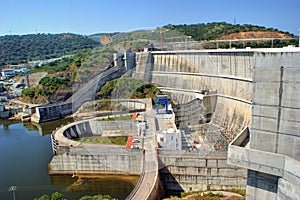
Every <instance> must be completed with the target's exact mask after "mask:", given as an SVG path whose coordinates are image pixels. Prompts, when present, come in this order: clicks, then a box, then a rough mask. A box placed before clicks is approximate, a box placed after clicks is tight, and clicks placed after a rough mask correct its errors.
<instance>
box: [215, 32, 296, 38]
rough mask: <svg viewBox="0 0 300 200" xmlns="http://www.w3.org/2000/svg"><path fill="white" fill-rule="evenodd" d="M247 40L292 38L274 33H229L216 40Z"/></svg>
mask: <svg viewBox="0 0 300 200" xmlns="http://www.w3.org/2000/svg"><path fill="white" fill-rule="evenodd" d="M249 38H292V37H291V36H290V35H287V34H285V33H280V32H275V31H248V32H239V33H231V34H228V35H222V36H221V37H219V38H217V39H218V40H228V39H230V40H237V39H249Z"/></svg>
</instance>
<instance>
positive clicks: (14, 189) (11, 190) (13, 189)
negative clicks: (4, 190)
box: [8, 185, 17, 200]
mask: <svg viewBox="0 0 300 200" xmlns="http://www.w3.org/2000/svg"><path fill="white" fill-rule="evenodd" d="M16 190H17V186H14V185H12V186H10V187H9V189H8V191H9V192H12V193H13V198H14V200H16V196H15V191H16Z"/></svg>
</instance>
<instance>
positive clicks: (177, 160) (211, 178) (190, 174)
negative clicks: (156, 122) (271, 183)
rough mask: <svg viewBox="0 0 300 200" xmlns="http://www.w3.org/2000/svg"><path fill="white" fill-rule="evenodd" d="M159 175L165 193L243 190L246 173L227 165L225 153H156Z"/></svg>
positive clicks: (160, 151) (165, 151)
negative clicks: (168, 191)
mask: <svg viewBox="0 0 300 200" xmlns="http://www.w3.org/2000/svg"><path fill="white" fill-rule="evenodd" d="M158 157H159V161H160V163H159V169H160V170H159V172H160V176H161V179H162V180H163V185H164V188H165V189H166V190H172V191H196V190H210V189H216V190H222V189H230V188H240V189H245V187H246V182H247V170H245V169H242V168H237V167H233V166H231V165H228V164H227V152H208V151H207V152H204V151H201V152H199V151H191V152H186V151H167V150H159V151H158Z"/></svg>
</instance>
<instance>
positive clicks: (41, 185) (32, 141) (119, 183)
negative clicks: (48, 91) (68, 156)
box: [0, 119, 139, 200]
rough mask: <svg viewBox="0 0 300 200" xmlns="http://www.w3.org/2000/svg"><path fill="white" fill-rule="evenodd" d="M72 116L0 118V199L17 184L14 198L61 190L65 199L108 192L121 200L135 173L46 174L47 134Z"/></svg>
mask: <svg viewBox="0 0 300 200" xmlns="http://www.w3.org/2000/svg"><path fill="white" fill-rule="evenodd" d="M72 121H73V120H72V119H64V120H57V121H53V122H48V123H43V124H31V123H23V124H22V123H21V122H20V121H8V120H0V163H1V165H0V199H11V198H12V194H11V193H10V192H9V191H8V188H9V187H10V186H12V185H16V186H17V190H16V199H22V200H27V199H28V200H32V199H34V198H37V197H40V196H42V195H43V194H47V195H51V194H52V193H53V192H56V191H58V192H61V193H63V194H64V196H65V198H66V199H68V200H73V199H79V198H80V197H82V196H84V195H96V194H109V195H111V196H114V197H116V198H118V199H125V198H126V196H127V195H128V194H129V193H130V192H131V190H132V189H133V188H134V186H135V184H136V183H137V181H138V178H139V177H138V176H124V177H123V176H121V175H119V176H112V175H107V176H97V177H81V178H78V177H77V178H72V177H71V176H49V175H48V163H49V162H50V160H51V158H52V156H53V155H52V148H51V142H50V135H49V134H50V133H52V131H53V130H55V129H56V127H60V126H61V125H62V124H67V123H70V122H72Z"/></svg>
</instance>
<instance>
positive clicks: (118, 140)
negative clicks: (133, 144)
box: [76, 136, 128, 145]
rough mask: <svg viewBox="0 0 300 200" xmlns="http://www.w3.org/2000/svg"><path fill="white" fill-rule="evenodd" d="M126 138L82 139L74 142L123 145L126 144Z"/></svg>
mask: <svg viewBox="0 0 300 200" xmlns="http://www.w3.org/2000/svg"><path fill="white" fill-rule="evenodd" d="M127 138H128V137H127V136H111V137H100V136H99V137H84V138H80V139H78V140H76V141H77V142H83V143H89V144H115V145H125V144H126V142H127Z"/></svg>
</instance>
